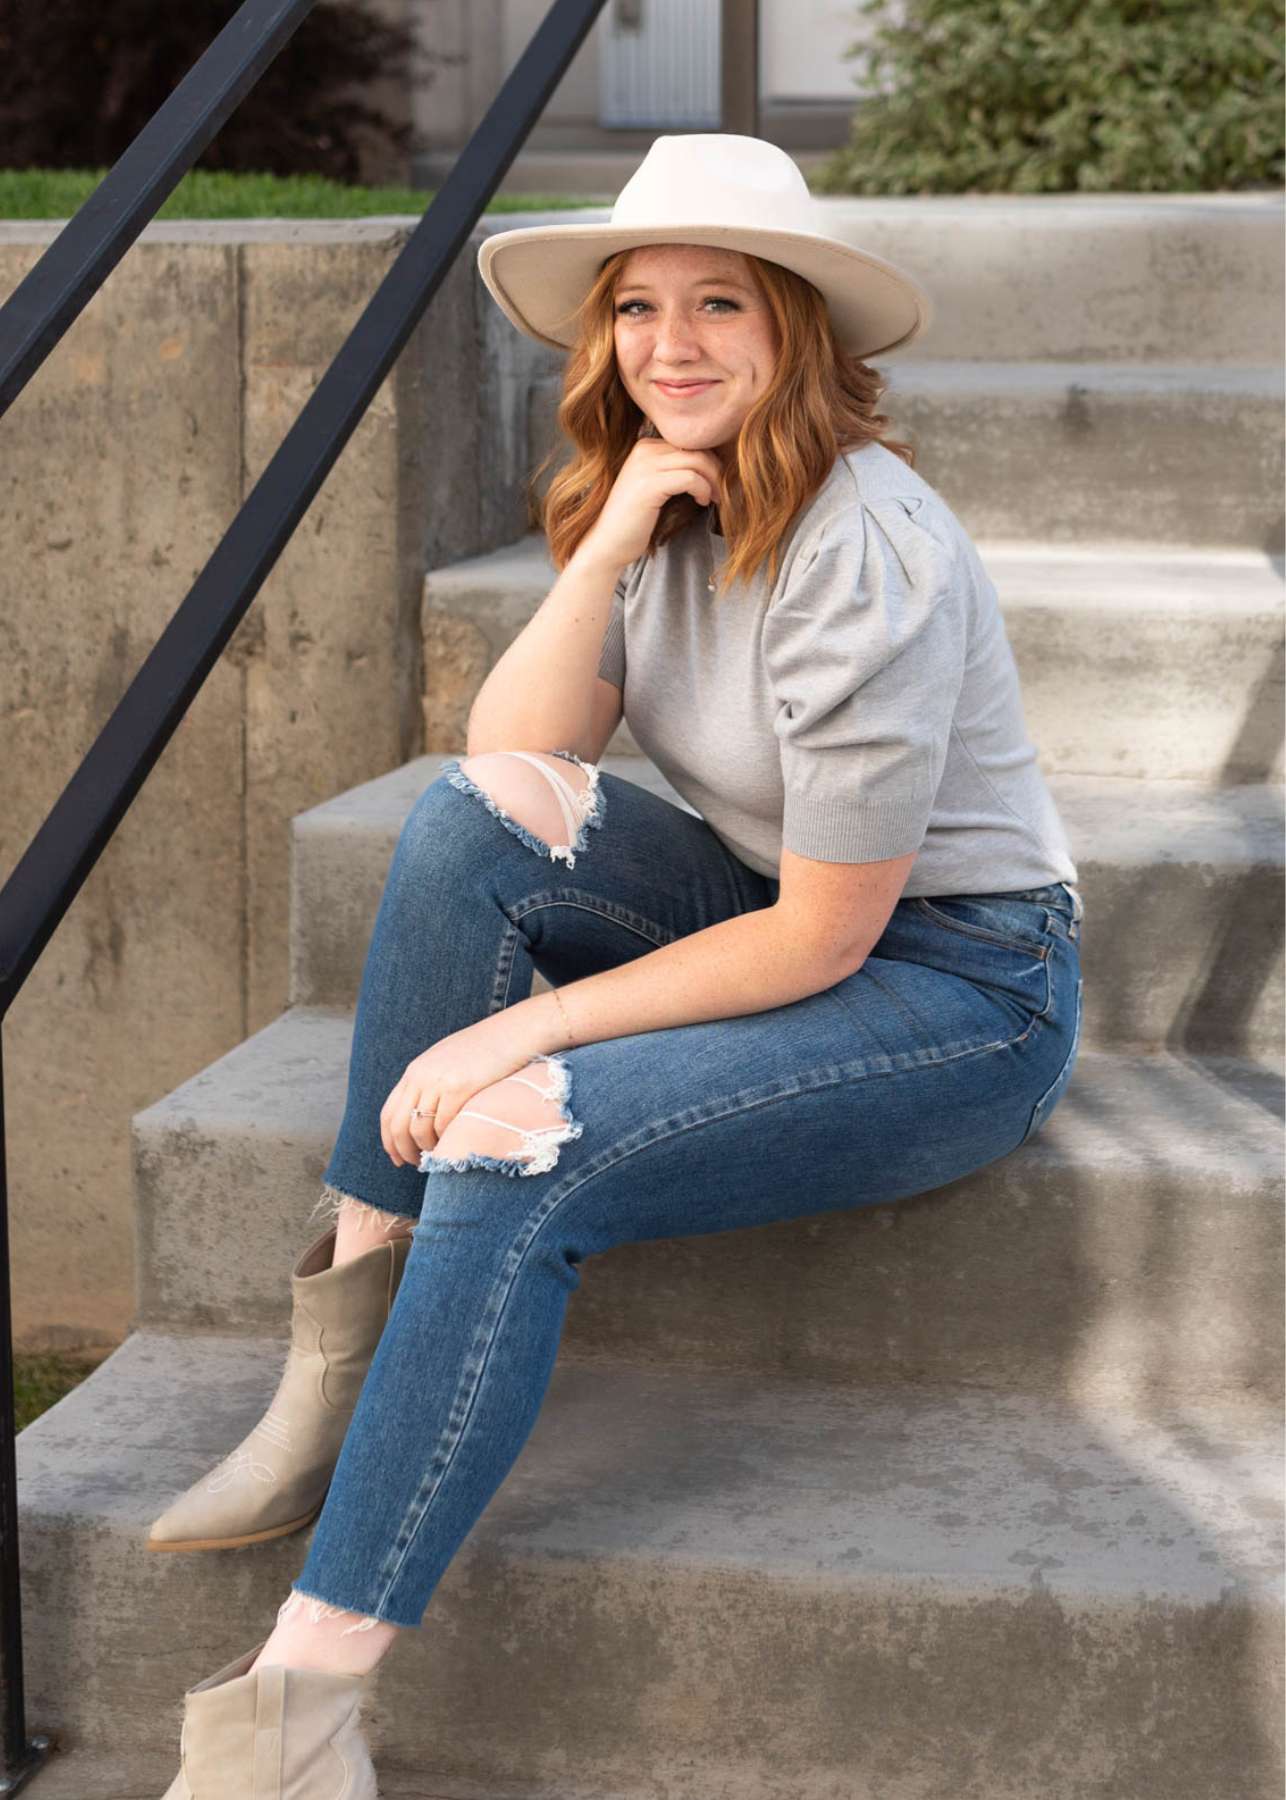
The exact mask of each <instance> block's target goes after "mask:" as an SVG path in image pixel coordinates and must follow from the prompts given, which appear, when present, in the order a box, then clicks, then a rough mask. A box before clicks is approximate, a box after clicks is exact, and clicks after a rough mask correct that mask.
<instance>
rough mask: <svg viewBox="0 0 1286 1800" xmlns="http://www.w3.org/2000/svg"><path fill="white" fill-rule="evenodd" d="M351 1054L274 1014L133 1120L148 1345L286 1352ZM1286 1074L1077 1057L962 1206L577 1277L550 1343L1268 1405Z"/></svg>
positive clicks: (628, 1353) (851, 1218)
mask: <svg viewBox="0 0 1286 1800" xmlns="http://www.w3.org/2000/svg"><path fill="white" fill-rule="evenodd" d="M350 1036H351V1015H350V1014H348V1013H346V1012H343V1011H340V1010H333V1011H332V1010H326V1009H310V1008H294V1009H292V1010H291V1011H290V1012H288V1013H286V1014H284V1015H283V1017H282V1018H281V1019H279V1020H277V1021H275V1022H274V1023H273V1024H272V1025H270V1026H268V1027H266V1028H265V1029H264V1030H263V1031H261V1032H259V1033H257V1034H256V1035H255V1036H254V1037H252V1038H250V1039H248V1040H247V1041H246V1042H245V1043H243V1044H241V1045H239V1046H237V1047H236V1048H235V1049H234V1050H232V1051H231V1052H229V1054H228V1055H227V1056H226V1057H224V1058H223V1059H221V1061H220V1062H218V1063H215V1064H213V1065H211V1066H210V1067H209V1068H207V1069H205V1070H203V1071H201V1072H200V1073H199V1074H198V1075H196V1076H194V1077H193V1078H192V1080H191V1081H189V1082H186V1083H184V1084H183V1086H182V1087H180V1088H178V1089H176V1090H175V1091H174V1092H173V1093H171V1094H169V1095H167V1096H166V1097H165V1098H164V1099H162V1100H160V1101H158V1102H157V1103H156V1104H155V1105H154V1106H152V1107H150V1108H148V1109H147V1110H146V1111H145V1112H142V1113H140V1114H138V1115H136V1118H135V1121H134V1141H135V1164H136V1176H137V1193H138V1199H137V1213H136V1216H137V1222H138V1233H139V1237H138V1244H139V1250H138V1296H139V1305H138V1313H137V1318H138V1321H139V1322H140V1323H143V1324H147V1325H152V1326H160V1327H162V1328H166V1329H180V1330H200V1329H212V1330H217V1331H267V1332H271V1331H275V1330H282V1331H284V1330H285V1329H286V1326H287V1305H286V1273H287V1271H288V1269H289V1268H290V1266H291V1265H292V1264H293V1262H294V1260H295V1258H296V1257H297V1256H298V1254H299V1251H300V1249H301V1248H302V1247H303V1245H304V1244H305V1243H306V1242H307V1241H308V1238H309V1233H310V1230H314V1229H315V1230H318V1231H319V1230H320V1229H321V1227H320V1224H318V1225H317V1226H315V1227H310V1226H309V1225H308V1222H307V1221H308V1215H309V1212H310V1210H311V1209H313V1208H314V1207H315V1205H316V1200H317V1194H318V1188H319V1182H320V1176H321V1173H322V1171H323V1170H324V1167H325V1163H326V1159H327V1157H328V1155H329V1151H330V1146H331V1144H332V1142H333V1140H334V1135H335V1132H336V1130H337V1127H338V1120H339V1118H340V1116H341V1113H342V1107H343V1099H344V1090H345V1079H346V1069H347V1059H348V1054H349V1045H350ZM1282 1072H1283V1064H1282V1062H1281V1061H1280V1059H1279V1060H1276V1061H1273V1060H1267V1061H1262V1062H1245V1061H1240V1060H1237V1059H1234V1058H1223V1057H1185V1056H1179V1055H1175V1054H1173V1053H1170V1052H1159V1053H1156V1054H1153V1055H1145V1056H1133V1055H1129V1054H1126V1053H1123V1052H1110V1051H1092V1050H1085V1049H1083V1050H1082V1051H1081V1053H1080V1057H1079V1059H1078V1063H1077V1068H1076V1073H1075V1075H1074V1077H1073V1079H1072V1082H1071V1084H1070V1086H1069V1088H1068V1090H1067V1092H1066V1094H1065V1095H1064V1097H1063V1099H1062V1101H1061V1102H1060V1104H1059V1106H1058V1107H1057V1108H1056V1110H1055V1111H1054V1113H1053V1114H1052V1115H1051V1116H1050V1118H1049V1119H1048V1120H1047V1122H1046V1124H1045V1125H1044V1127H1043V1128H1042V1129H1041V1131H1039V1132H1038V1133H1037V1134H1036V1135H1035V1137H1033V1138H1032V1139H1031V1140H1030V1141H1029V1142H1028V1143H1027V1144H1025V1145H1023V1146H1021V1147H1020V1148H1019V1149H1017V1150H1015V1151H1013V1152H1011V1153H1010V1154H1009V1155H1008V1156H1006V1157H1003V1158H1001V1159H1000V1160H999V1161H998V1162H996V1163H993V1164H991V1165H990V1166H989V1167H987V1168H986V1169H983V1170H981V1171H979V1172H977V1173H976V1174H974V1175H972V1176H968V1177H966V1178H964V1179H963V1180H962V1181H960V1182H956V1183H951V1184H949V1185H948V1186H946V1187H944V1188H940V1189H937V1190H935V1191H933V1192H931V1193H927V1194H924V1195H921V1196H917V1197H915V1198H913V1199H908V1200H903V1201H899V1202H897V1203H895V1204H892V1205H889V1206H875V1207H853V1208H836V1209H832V1210H829V1211H826V1212H823V1213H816V1214H813V1215H810V1216H809V1217H807V1218H801V1219H795V1220H781V1221H776V1222H773V1223H771V1224H766V1225H763V1226H759V1227H756V1228H750V1229H746V1230H743V1231H736V1232H721V1233H716V1234H713V1235H707V1236H701V1235H697V1236H692V1237H683V1238H676V1239H668V1240H663V1241H660V1242H656V1243H640V1244H626V1245H620V1246H618V1247H617V1248H616V1249H615V1250H613V1251H612V1252H611V1253H610V1254H608V1255H607V1256H604V1257H594V1258H591V1259H589V1260H588V1262H587V1263H586V1264H585V1265H584V1266H583V1267H582V1269H581V1272H580V1285H579V1287H578V1289H577V1291H576V1292H575V1293H574V1294H573V1295H572V1296H571V1298H570V1301H569V1307H568V1317H567V1325H566V1330H565V1335H564V1343H565V1344H566V1345H567V1346H568V1348H569V1349H570V1350H571V1351H572V1352H573V1353H574V1354H577V1355H583V1356H587V1357H600V1358H601V1357H603V1356H604V1355H610V1356H614V1357H617V1358H621V1357H624V1358H632V1359H633V1360H634V1361H636V1362H639V1363H652V1364H659V1363H663V1362H664V1363H670V1364H674V1365H686V1366H699V1367H722V1368H731V1369H736V1368H741V1369H754V1368H763V1369H768V1370H772V1371H781V1372H787V1373H790V1372H794V1373H801V1374H808V1375H820V1376H822V1377H823V1378H824V1379H828V1380H847V1381H865V1380H868V1379H872V1378H887V1379H905V1380H908V1381H912V1382H918V1381H924V1380H926V1379H929V1380H933V1379H939V1378H940V1379H942V1380H944V1381H948V1382H955V1383H958V1385H960V1386H961V1387H962V1388H969V1387H980V1388H989V1389H997V1388H1003V1387H1006V1386H1011V1387H1015V1388H1021V1389H1027V1388H1031V1389H1043V1390H1049V1391H1058V1390H1064V1389H1065V1390H1068V1391H1075V1392H1076V1393H1078V1394H1081V1393H1084V1394H1097V1393H1101V1392H1104V1391H1117V1390H1118V1389H1120V1388H1122V1386H1124V1388H1125V1390H1126V1391H1133V1390H1135V1389H1138V1390H1148V1389H1156V1390H1159V1391H1176V1390H1177V1391H1182V1392H1184V1393H1191V1394H1194V1395H1196V1394H1200V1393H1202V1392H1211V1391H1219V1392H1223V1391H1226V1390H1227V1389H1228V1388H1230V1387H1231V1388H1236V1389H1241V1388H1253V1389H1266V1390H1268V1391H1275V1390H1276V1388H1277V1387H1278V1385H1279V1383H1280V1379H1281V1375H1280V1357H1281V1350H1280V1336H1281V1330H1280V1327H1281V1306H1280V1285H1279V1284H1280V1279H1281V1275H1280V1268H1281V1247H1280V1242H1279V1238H1280V1222H1281V1221H1280V1215H1281V1185H1282V1183H1281V1149H1280V1124H1279V1117H1280V1111H1281V1081H1282ZM801 1293H806V1294H807V1295H808V1305H807V1307H805V1308H802V1309H801V1308H800V1307H799V1306H798V1305H797V1304H795V1303H794V1299H793V1297H794V1296H797V1295H799V1294H801Z"/></svg>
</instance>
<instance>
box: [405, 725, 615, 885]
mask: <svg viewBox="0 0 1286 1800" xmlns="http://www.w3.org/2000/svg"><path fill="white" fill-rule="evenodd" d="M549 754H550V755H551V756H560V757H562V758H563V759H564V760H565V761H568V762H574V763H575V764H576V766H577V768H579V769H583V770H584V771H585V774H586V777H587V779H588V782H589V786H588V788H587V789H586V791H585V794H584V795H583V796H582V799H585V798H588V800H589V810H588V812H587V813H585V815H584V816H583V818H582V819H581V821H580V823H579V824H578V826H577V828H576V840H575V842H574V843H572V844H569V845H566V846H564V845H562V844H559V845H557V846H554V845H551V844H547V843H546V842H545V840H544V839H543V838H539V837H537V836H536V835H535V833H534V832H532V831H529V830H528V829H527V827H526V826H525V825H522V824H520V823H519V821H518V820H517V819H515V818H514V817H513V816H512V815H511V814H509V813H507V812H506V811H505V809H504V808H503V807H502V806H500V805H498V804H497V803H496V801H495V800H494V799H493V798H492V796H491V795H490V794H489V793H488V792H487V790H486V788H484V787H479V786H478V784H477V782H476V781H473V780H471V779H470V777H469V776H468V775H466V774H465V773H464V771H463V769H461V767H460V763H459V759H458V758H456V759H453V760H452V761H450V762H447V763H444V764H443V766H442V770H441V773H442V775H443V776H445V778H446V781H447V783H448V785H449V786H450V787H453V788H457V789H458V790H459V791H460V792H461V793H462V794H471V795H472V796H473V797H474V798H475V799H477V800H481V802H482V804H483V805H484V806H485V807H486V809H487V811H488V812H489V813H490V814H491V816H492V818H493V819H499V821H500V823H501V824H502V825H503V826H504V828H505V830H506V831H508V832H510V833H511V834H512V835H513V836H514V837H516V838H517V839H518V840H519V842H520V843H523V844H526V846H527V848H528V849H529V850H533V851H535V853H536V855H537V856H547V857H548V858H549V859H550V861H551V862H565V863H566V864H567V867H568V868H569V869H574V868H575V867H576V858H577V856H578V855H580V853H581V851H583V850H584V849H585V848H586V846H587V845H588V843H589V827H590V826H595V827H597V826H600V825H601V824H602V823H603V815H604V812H605V810H606V804H607V801H606V796H605V794H604V792H603V789H602V787H601V786H600V785H599V780H598V768H597V766H596V765H595V764H594V763H586V762H582V761H581V759H580V757H579V756H577V755H576V754H575V752H574V751H571V750H551V751H550V752H549Z"/></svg>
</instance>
